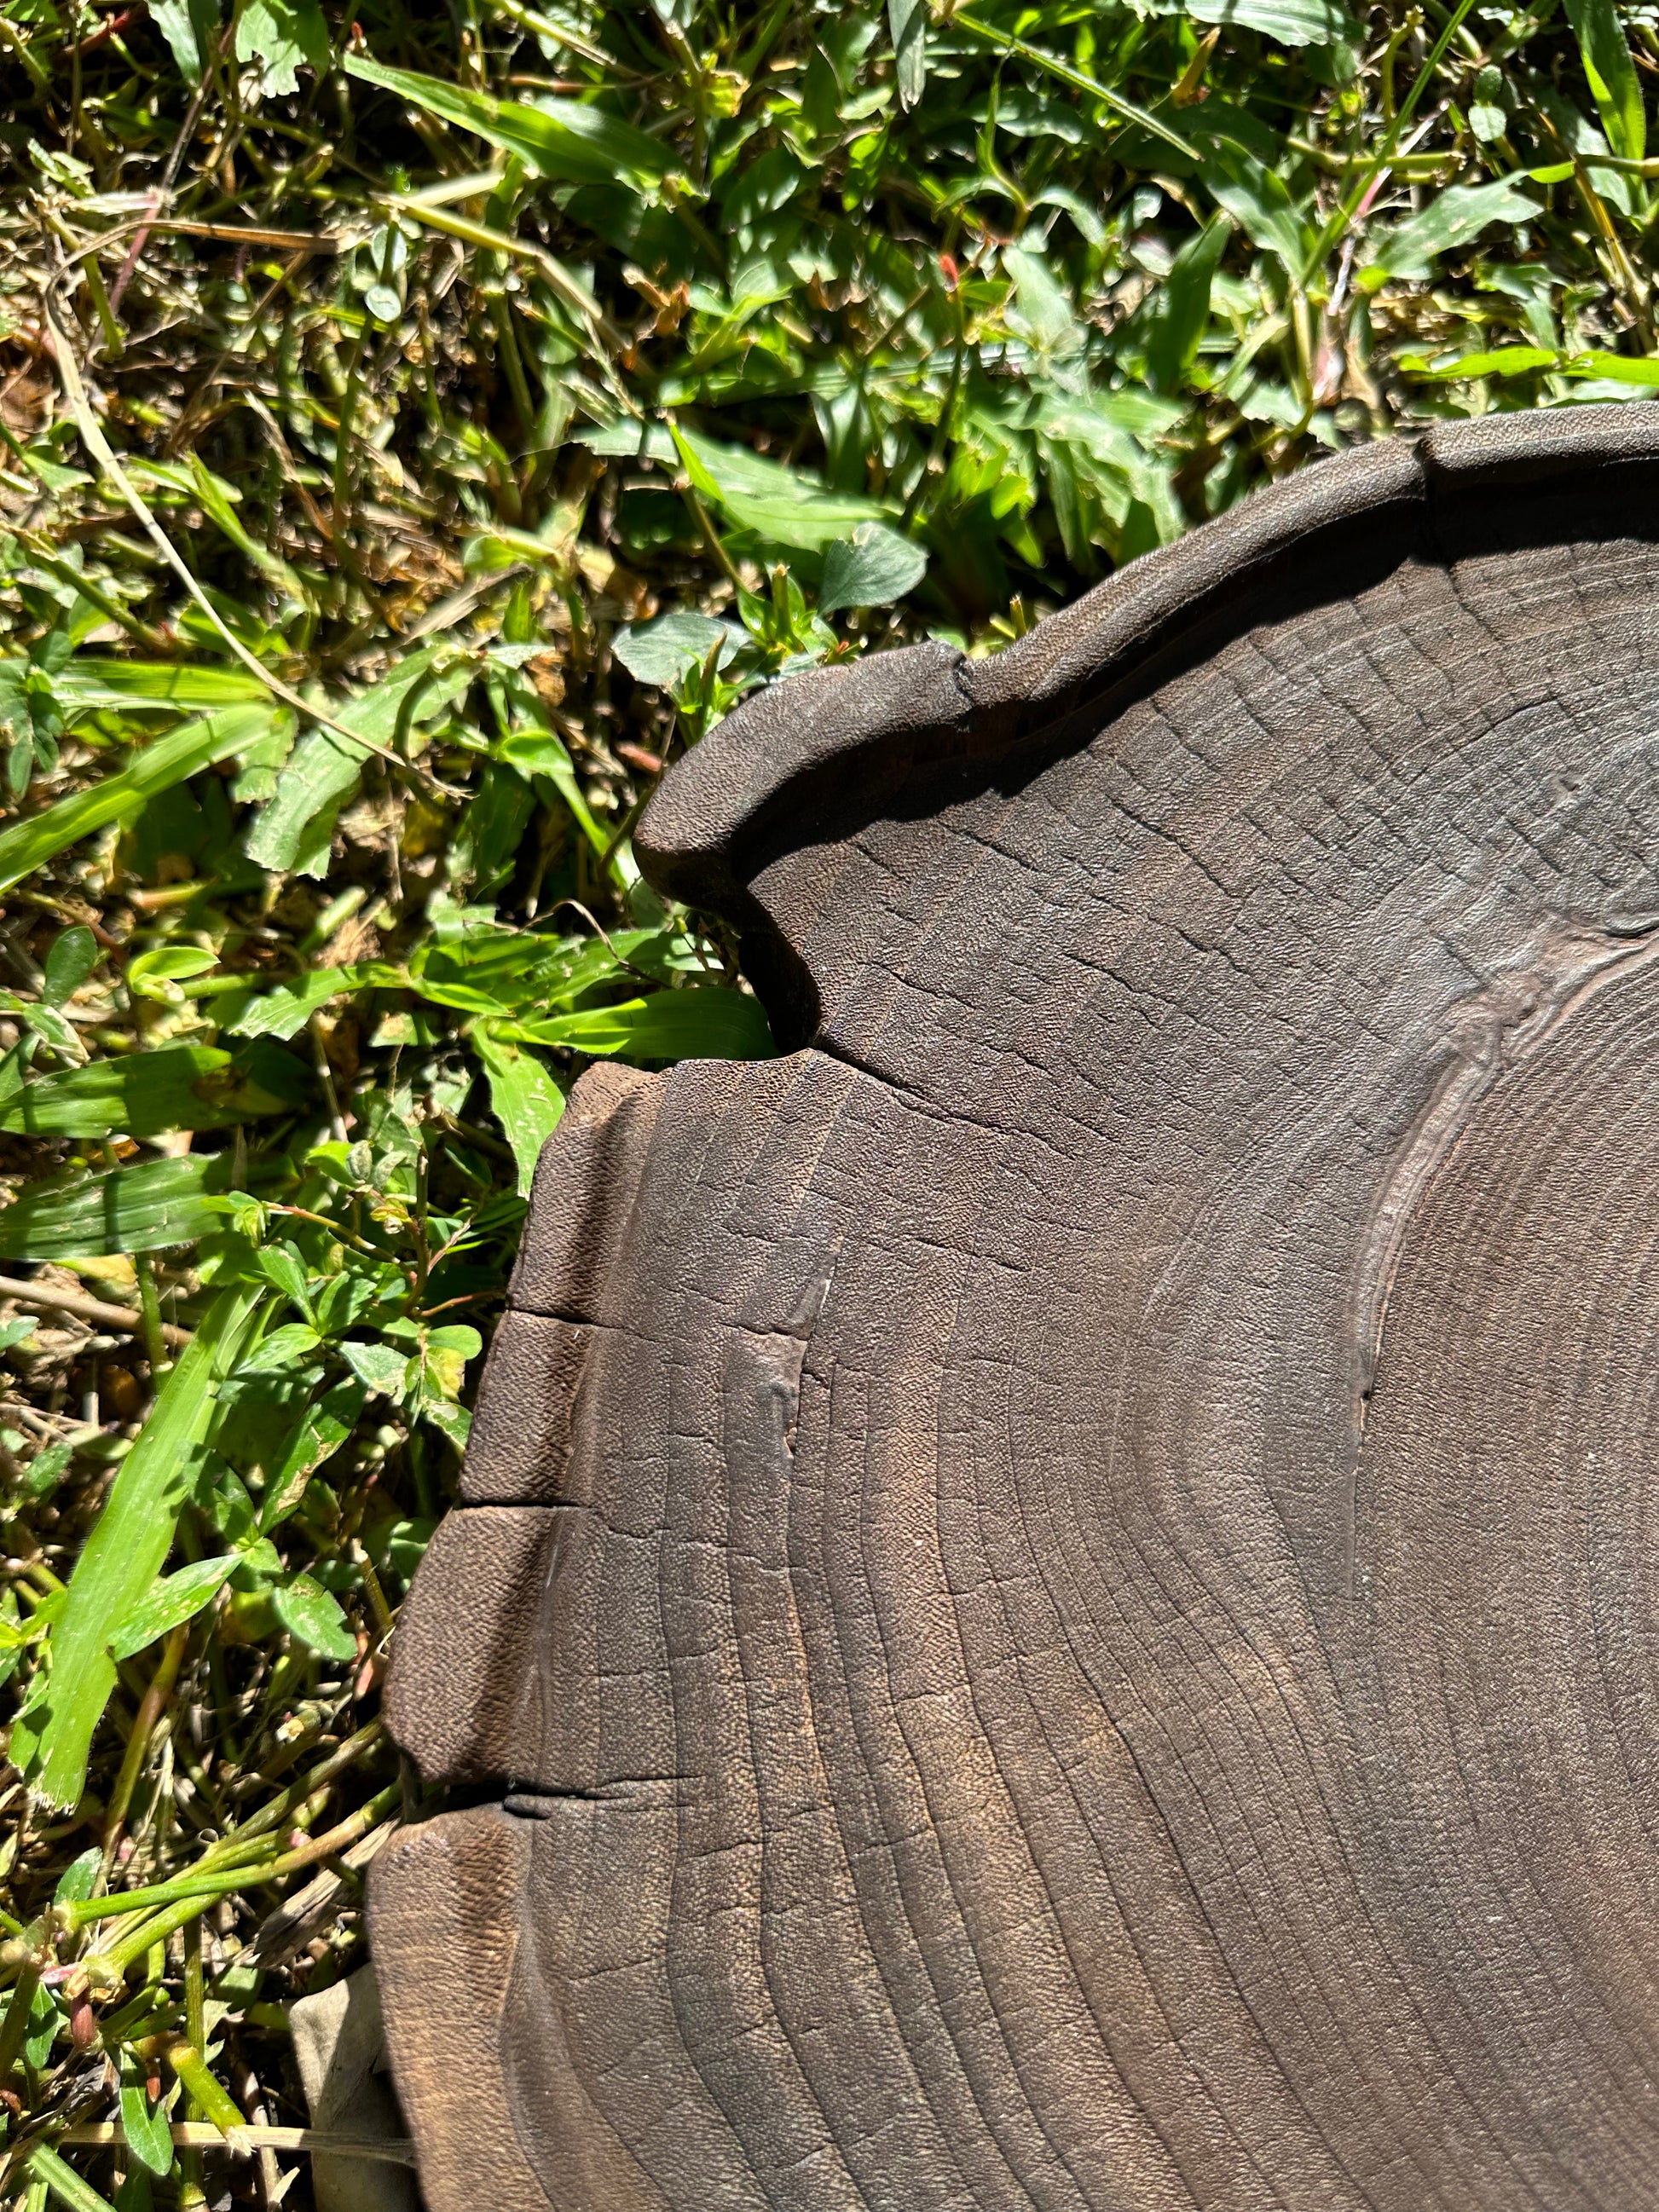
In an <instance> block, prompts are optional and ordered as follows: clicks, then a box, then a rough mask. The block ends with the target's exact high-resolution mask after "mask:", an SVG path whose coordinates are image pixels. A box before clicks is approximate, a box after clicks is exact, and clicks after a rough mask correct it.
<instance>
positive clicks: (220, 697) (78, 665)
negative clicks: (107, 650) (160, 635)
mask: <svg viewBox="0 0 1659 2212" xmlns="http://www.w3.org/2000/svg"><path fill="white" fill-rule="evenodd" d="M57 691H58V698H59V699H60V700H61V701H62V702H63V703H64V709H65V711H66V712H69V713H70V714H92V713H94V712H99V711H102V710H113V711H114V712H117V713H123V714H131V713H133V712H135V711H137V712H139V713H143V712H144V711H146V710H149V709H153V708H173V710H174V711H175V712H179V713H184V712H187V711H189V710H191V709H192V708H198V707H238V706H260V705H265V706H268V705H269V702H270V691H269V690H267V688H266V687H265V685H264V684H261V683H260V681H259V679H258V677H257V676H245V675H244V674H243V673H242V671H241V670H240V669H239V668H216V667H213V666H211V665H204V666H191V665H186V664H185V663H183V662H175V661H171V660H106V659H100V658H99V656H98V655H97V654H95V653H77V654H76V657H75V659H73V660H71V661H70V664H69V665H68V667H67V668H65V669H64V671H63V673H62V675H60V676H59V677H58V679H57Z"/></svg>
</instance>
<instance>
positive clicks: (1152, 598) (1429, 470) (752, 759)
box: [635, 398, 1659, 921]
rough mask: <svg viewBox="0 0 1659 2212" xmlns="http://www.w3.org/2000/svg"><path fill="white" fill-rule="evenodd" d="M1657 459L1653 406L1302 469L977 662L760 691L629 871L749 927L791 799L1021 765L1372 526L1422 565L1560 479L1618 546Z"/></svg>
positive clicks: (917, 653) (1574, 413) (1443, 437)
mask: <svg viewBox="0 0 1659 2212" xmlns="http://www.w3.org/2000/svg"><path fill="white" fill-rule="evenodd" d="M1656 462H1659V398H1656V399H1653V400H1644V399H1632V400H1612V401H1600V402H1595V403H1591V404H1583V405H1572V404H1567V405H1563V406H1559V407H1553V408H1534V409H1528V410H1516V411H1514V412H1510V413H1504V414H1497V415H1487V416H1476V417H1474V418H1472V419H1469V420H1467V421H1463V422H1446V423H1437V424H1435V425H1434V426H1433V427H1431V428H1430V429H1428V430H1427V431H1425V433H1424V434H1423V435H1420V436H1418V437H1414V438H1404V437H1402V438H1395V439H1385V440H1379V441H1375V442H1372V443H1370V444H1368V445H1364V446H1357V447H1349V448H1348V449H1347V450H1346V451H1345V452H1343V453H1334V454H1332V455H1331V456H1330V457H1329V458H1328V459H1320V460H1316V461H1312V462H1310V463H1309V464H1308V465H1305V466H1304V467H1303V468H1301V469H1298V470H1297V471H1296V472H1295V473H1294V474H1293V475H1291V476H1289V477H1285V478H1283V479H1282V480H1281V481H1279V483H1273V484H1270V485H1267V486H1265V487H1263V488H1262V489H1259V490H1256V491H1255V492H1252V493H1250V494H1249V495H1248V496H1247V497H1246V498H1244V499H1243V500H1242V501H1240V502H1239V503H1238V505H1237V507H1231V508H1230V509H1229V510H1228V511H1227V513H1225V514H1222V515H1218V516H1217V517H1215V518H1214V519H1213V520H1211V521H1208V522H1205V523H1201V524H1200V525H1199V526H1197V527H1196V528H1195V529H1194V530H1193V531H1191V532H1188V535H1187V536H1186V537H1184V538H1178V539H1176V541H1175V543H1174V544H1170V545H1165V546H1160V547H1159V548H1158V549H1157V550H1156V551H1153V552H1151V553H1146V554H1144V555H1142V556H1140V557H1139V559H1138V560H1135V561H1132V562H1128V563H1127V564H1126V565H1125V566H1124V567H1123V568H1119V569H1117V570H1116V571H1115V572H1114V574H1111V575H1110V576H1109V577H1107V578H1106V579H1105V580H1104V581H1103V582H1102V583H1100V584H1097V585H1096V586H1094V587H1093V589H1092V590H1091V591H1089V592H1085V594H1084V595H1083V596H1082V597H1081V598H1080V599H1077V600H1076V601H1074V602H1073V605H1070V606H1069V607H1066V608H1063V609H1061V610H1060V611H1058V612H1057V613H1054V614H1052V615H1048V616H1046V617H1044V618H1043V620H1042V621H1041V622H1040V623H1037V624H1036V626H1035V627H1034V628H1033V629H1031V630H1030V631H1029V632H1028V633H1027V634H1026V635H1025V636H1024V637H1023V638H1021V639H1020V640H1019V641H1018V642H1017V643H1015V644H1013V645H1012V646H1010V647H1008V648H1007V649H1006V651H1005V652H1002V653H996V654H994V655H992V656H990V657H989V658H988V659H981V660H973V661H970V660H969V659H967V657H966V656H965V655H964V654H963V653H961V652H960V651H958V650H957V647H954V646H951V645H947V644H945V643H944V642H942V641H936V640H930V641H924V642H923V643H921V644H918V645H911V646H905V647H898V648H896V649H894V650H891V651H889V652H885V653H874V654H872V655H870V656H868V657H867V658H866V659H863V660H860V661H856V662H852V663H848V664H846V665H842V666H839V667H835V668H828V669H817V670H811V671H807V672H806V673H805V674H803V675H799V676H793V677H790V678H786V679H785V681H784V682H783V683H781V684H774V685H772V686H770V687H769V688H768V690H765V691H763V692H760V693H757V694H756V695H754V696H752V697H751V698H750V699H748V700H745V701H744V703H743V704H742V705H741V706H740V707H738V708H737V709H736V710H735V711H734V712H733V713H732V714H730V715H728V716H727V717H726V720H724V721H723V722H721V723H720V724H718V725H717V726H716V727H715V728H714V730H712V731H711V732H709V733H708V736H707V737H705V738H703V739H702V742H701V743H700V744H698V745H697V746H696V748H695V749H694V750H692V751H690V752H689V753H687V754H685V755H684V756H683V757H681V758H680V759H679V760H678V761H677V762H676V763H674V765H673V767H672V768H671V769H670V770H669V771H668V773H667V775H665V777H664V779H663V781H662V782H661V783H660V784H659V787H658V788H657V790H656V792H655V793H653V796H652V798H651V800H650V802H649V804H648V805H647V807H646V808H645V810H644V811H643V813H642V814H641V817H640V821H639V823H638V825H637V827H636V830H635V851H636V853H637V855H638V858H639V862H640V866H641V870H642V872H644V874H645V876H646V878H647V881H648V882H650V883H651V884H653V886H654V887H655V888H656V889H657V890H659V891H662V892H664V893H665V894H666V895H667V896H671V897H675V898H679V899H684V900H686V901H688V902H692V903H696V904H699V905H702V906H705V907H708V908H711V909H712V910H714V912H716V913H725V914H727V915H730V916H731V917H732V919H734V920H739V921H741V920H746V919H751V918H752V908H751V907H750V896H749V894H748V892H747V884H748V882H749V880H750V877H751V875H752V874H753V873H755V872H757V869H758V867H759V866H763V865H765V862H766V861H767V860H769V859H771V858H774V857H775V855H776V852H777V850H778V848H779V843H780V842H781V843H782V845H783V846H784V847H785V848H788V847H789V846H790V845H791V844H792V843H796V844H799V843H800V842H807V841H808V840H810V837H811V813H812V809H811V807H810V806H807V807H805V809H804V810H803V819H802V823H801V834H800V835H799V836H795V837H793V838H792V836H790V834H789V833H788V832H787V831H786V833H785V835H784V836H783V838H782V839H781V841H780V840H779V839H778V837H777V836H776V835H775V825H777V824H778V823H779V822H780V819H781V816H782V815H783V813H784V811H785V810H786V809H787V806H788V804H789V801H790V799H791V796H792V794H796V793H804V791H805V787H806V786H807V785H808V783H809V782H819V783H821V782H822V781H823V778H824V777H825V776H826V775H832V776H833V775H835V774H836V772H837V771H838V770H839V771H841V772H842V773H844V774H846V775H848V776H849V777H850V776H852V775H856V774H858V773H859V772H860V767H861V765H865V764H869V763H877V762H878V763H882V764H883V765H884V767H885V768H886V769H888V770H889V772H890V771H891V770H892V769H895V768H897V769H900V770H901V772H902V762H903V758H904V756H906V755H907V754H910V755H915V754H916V753H918V752H919V751H921V750H925V751H926V752H927V755H928V757H930V759H932V760H933V761H934V762H937V760H938V759H939V757H940V756H941V754H943V755H945V756H947V757H948V756H949V755H950V754H951V753H952V752H956V751H959V752H960V754H961V756H962V757H963V758H964V759H966V758H970V757H971V758H976V759H978V760H980V761H981V762H982V761H984V760H986V759H987V757H988V758H992V759H994V758H998V757H1001V756H1003V755H1005V754H1008V753H1012V752H1013V751H1014V750H1016V749H1018V748H1019V747H1022V746H1024V745H1025V744H1028V743H1029V742H1030V740H1031V739H1032V738H1034V737H1035V736H1036V735H1037V734H1038V733H1039V732H1042V731H1043V730H1045V729H1052V728H1053V727H1054V725H1055V724H1056V723H1057V722H1060V721H1061V720H1064V719H1065V718H1066V717H1067V716H1069V715H1072V714H1076V713H1078V712H1079V709H1082V708H1086V707H1088V706H1089V705H1090V704H1091V702H1094V701H1097V700H1104V698H1105V697H1106V696H1107V695H1109V694H1110V693H1112V692H1114V691H1116V690H1120V689H1121V687H1122V686H1123V685H1125V684H1127V683H1128V682H1130V681H1131V680H1132V679H1133V677H1134V675H1135V672H1136V671H1137V670H1138V669H1139V668H1140V667H1142V666H1144V665H1146V664H1147V663H1149V662H1151V661H1152V660H1153V659H1155V658H1156V657H1157V656H1158V653H1160V652H1161V651H1163V650H1164V649H1165V648H1166V647H1169V646H1170V644H1171V643H1172V642H1174V641H1177V640H1178V639H1179V638H1180V636H1181V635H1182V632H1183V631H1185V630H1188V629H1193V628H1194V627H1196V625H1197V624H1198V623H1200V622H1203V621H1206V620H1212V619H1214V618H1215V617H1218V616H1219V617H1225V612H1226V610H1227V608H1228V606H1229V605H1235V604H1237V605H1243V603H1244V602H1246V601H1247V600H1248V599H1249V598H1250V597H1251V596H1252V595H1253V594H1254V592H1255V591H1256V589H1257V588H1258V587H1259V586H1261V584H1262V583H1263V582H1264V581H1266V580H1268V579H1270V578H1272V577H1274V576H1279V575H1286V574H1300V576H1301V577H1302V579H1303V580H1304V583H1305V581H1306V580H1307V579H1308V577H1309V576H1310V574H1311V573H1312V572H1314V571H1315V569H1316V564H1317V563H1318V562H1320V561H1321V559H1323V561H1324V562H1325V565H1326V570H1327V574H1328V584H1329V589H1328V592H1325V591H1321V592H1320V596H1321V597H1322V598H1328V599H1336V598H1339V597H1340V596H1341V595H1342V594H1343V592H1345V591H1346V590H1347V589H1350V588H1352V585H1351V582H1350V573H1349V571H1348V569H1347V568H1345V566H1344V562H1343V559H1342V557H1341V556H1340V552H1339V550H1338V549H1337V548H1336V547H1335V546H1334V545H1333V544H1332V543H1331V540H1332V539H1333V538H1334V537H1341V536H1346V537H1347V538H1349V539H1350V541H1351V545H1352V544H1358V542H1359V539H1360V538H1361V536H1362V534H1363V533H1364V532H1366V531H1367V530H1368V529H1372V530H1381V529H1386V528H1388V527H1392V528H1393V529H1394V530H1395V531H1396V532H1398V533H1399V534H1400V535H1401V538H1402V539H1403V538H1405V537H1407V536H1409V537H1410V538H1414V539H1415V540H1416V545H1415V550H1417V551H1418V552H1419V554H1421V555H1423V556H1426V557H1428V558H1431V559H1440V560H1446V559H1449V557H1450V556H1449V555H1448V554H1447V553H1446V552H1445V550H1444V548H1443V538H1442V532H1443V527H1444V526H1445V525H1447V524H1448V523H1449V522H1452V521H1453V520H1455V514H1456V512H1457V510H1458V509H1459V508H1460V507H1478V506H1480V505H1481V504H1482V503H1489V502H1493V501H1496V502H1497V503H1498V504H1499V505H1500V506H1510V507H1512V506H1514V505H1516V504H1523V503H1525V502H1526V501H1527V500H1528V497H1529V495H1534V494H1536V493H1537V492H1538V491H1540V490H1541V489H1544V488H1545V487H1547V486H1548V485H1549V484H1551V483H1553V482H1554V483H1558V484H1559V480H1560V479H1562V478H1564V477H1565V478H1570V479H1572V480H1573V483H1572V489H1573V490H1574V492H1575V494H1577V495H1579V496H1578V501H1577V505H1578V510H1579V513H1580V515H1581V516H1582V520H1583V531H1582V532H1575V531H1573V530H1572V529H1571V528H1569V527H1567V526H1565V524H1566V521H1567V518H1565V517H1563V518H1561V520H1562V523H1563V526H1562V527H1560V528H1558V529H1555V530H1553V531H1552V532H1551V533H1550V538H1549V540H1548V541H1547V542H1557V543H1567V542H1571V540H1572V539H1573V538H1574V537H1575V536H1579V535H1582V537H1583V539H1585V540H1587V541H1589V540H1594V539H1595V538H1596V537H1598V536H1601V535H1607V534H1609V533H1607V532H1605V531H1598V530H1597V528H1596V527H1595V523H1596V521H1597V520H1598V516H1597V513H1596V506H1597V501H1596V498H1595V493H1596V491H1597V489H1600V488H1601V487H1606V486H1608V485H1610V484H1611V483H1614V482H1616V481H1617V480H1618V479H1619V478H1620V477H1623V476H1624V475H1625V473H1626V470H1627V469H1629V468H1630V467H1632V465H1634V466H1635V467H1637V468H1638V469H1642V468H1643V465H1644V464H1645V465H1649V466H1651V465H1653V464H1655V463H1656ZM1643 472H1644V474H1645V473H1646V471H1645V470H1643ZM1597 479H1600V485H1598V483H1597V481H1596V480H1597ZM1654 527H1655V529H1656V532H1659V503H1656V520H1655V524H1654ZM1334 556H1335V557H1334ZM826 708H827V709H829V712H828V713H827V714H826V713H825V711H824V710H825V709H826ZM918 708H920V709H921V711H920V712H917V711H915V710H916V709H918ZM930 708H931V711H929V709H930ZM826 725H827V726H826ZM1084 741H1085V740H1084V738H1082V737H1081V736H1079V744H1080V743H1082V742H1084ZM769 827H772V828H773V829H774V834H773V835H772V836H766V835H764V832H765V831H766V829H768V828H769ZM762 845H763V846H764V847H765V848H766V849H765V850H764V851H762V852H759V853H751V851H750V848H755V847H757V846H762ZM751 862H752V865H751Z"/></svg>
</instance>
